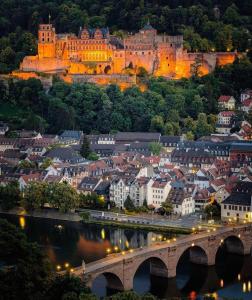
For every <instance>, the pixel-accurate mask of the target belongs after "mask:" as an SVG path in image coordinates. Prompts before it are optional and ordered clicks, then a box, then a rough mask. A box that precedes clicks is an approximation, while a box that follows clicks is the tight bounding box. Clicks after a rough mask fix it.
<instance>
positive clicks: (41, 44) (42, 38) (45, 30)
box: [38, 24, 56, 59]
mask: <svg viewBox="0 0 252 300" xmlns="http://www.w3.org/2000/svg"><path fill="white" fill-rule="evenodd" d="M55 44H56V34H55V28H54V27H53V26H52V24H40V25H39V31H38V56H39V59H41V58H53V57H55Z"/></svg>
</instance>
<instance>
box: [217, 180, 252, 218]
mask: <svg viewBox="0 0 252 300" xmlns="http://www.w3.org/2000/svg"><path fill="white" fill-rule="evenodd" d="M221 218H222V219H223V220H228V219H232V220H234V219H235V220H246V221H249V222H251V221H252V182H244V181H240V182H238V183H237V185H236V187H235V188H234V189H233V191H232V193H231V194H230V196H229V197H227V198H226V199H225V200H224V201H223V202H222V203H221Z"/></svg>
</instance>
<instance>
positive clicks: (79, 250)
mask: <svg viewBox="0 0 252 300" xmlns="http://www.w3.org/2000/svg"><path fill="white" fill-rule="evenodd" d="M1 217H5V218H6V219H8V220H9V221H10V222H12V223H14V224H16V225H17V226H19V227H21V228H22V229H23V230H24V232H25V233H26V234H27V236H28V238H29V240H30V241H34V242H37V243H38V244H39V246H40V247H42V248H43V249H44V251H45V252H46V254H47V255H48V257H49V259H50V261H51V262H52V263H53V264H54V266H55V267H56V266H57V265H60V266H61V267H63V266H64V264H65V262H69V264H70V266H73V267H75V266H79V265H81V263H82V260H83V259H84V260H85V262H86V263H88V262H91V261H94V260H97V259H100V258H103V257H105V256H106V255H107V254H108V253H107V250H108V249H110V252H118V251H123V250H129V249H131V248H138V247H140V246H146V245H149V244H151V243H152V242H153V240H157V239H158V234H156V233H152V232H146V231H141V230H128V229H119V228H118V229H116V228H111V227H101V226H97V225H82V224H80V223H75V222H65V221H57V220H50V219H47V220H46V221H45V220H44V219H37V218H27V217H24V216H19V217H16V216H11V215H1ZM165 238H171V236H169V234H167V235H166V236H165Z"/></svg>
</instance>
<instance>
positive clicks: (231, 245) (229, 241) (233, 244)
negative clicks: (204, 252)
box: [215, 234, 245, 260]
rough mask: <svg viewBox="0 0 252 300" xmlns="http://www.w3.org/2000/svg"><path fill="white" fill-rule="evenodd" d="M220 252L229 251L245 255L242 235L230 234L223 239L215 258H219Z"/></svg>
mask: <svg viewBox="0 0 252 300" xmlns="http://www.w3.org/2000/svg"><path fill="white" fill-rule="evenodd" d="M220 252H228V253H231V254H238V255H244V254H245V244H244V241H243V240H242V238H241V236H240V235H238V236H237V235H234V234H232V235H228V236H226V237H225V238H224V239H222V240H221V242H220V245H219V247H218V248H217V249H216V256H215V260H217V258H218V255H219V254H220Z"/></svg>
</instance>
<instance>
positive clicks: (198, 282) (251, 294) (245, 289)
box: [2, 215, 252, 300]
mask: <svg viewBox="0 0 252 300" xmlns="http://www.w3.org/2000/svg"><path fill="white" fill-rule="evenodd" d="M2 216H3V215H2ZM6 218H7V219H8V220H9V221H11V222H12V223H14V224H16V225H17V226H19V227H21V228H22V229H23V230H24V232H25V233H26V234H27V236H28V238H29V240H30V241H35V242H37V243H38V244H39V245H40V246H41V247H42V248H43V249H44V251H45V252H46V254H47V255H48V257H49V259H50V261H51V262H52V263H53V265H54V266H55V267H56V266H57V265H59V266H61V268H62V269H64V265H65V264H66V263H67V264H69V267H72V266H79V265H81V262H82V260H83V259H84V260H85V262H86V263H88V262H91V261H94V260H97V259H100V258H102V257H104V256H105V255H106V253H107V250H108V249H111V250H112V249H113V248H114V247H118V248H120V249H121V250H124V249H130V248H136V247H139V246H145V245H148V244H150V243H152V242H153V240H155V239H159V236H158V235H156V234H154V233H151V232H149V233H148V232H144V231H133V230H125V229H115V228H108V227H104V228H103V227H100V226H97V225H81V224H78V223H73V222H61V221H55V220H43V219H34V218H25V217H23V216H20V217H15V216H7V217H6ZM164 238H171V236H169V235H167V236H165V237H164ZM251 284H252V258H251V257H248V256H247V257H242V256H236V255H227V254H226V255H225V254H223V253H220V258H219V261H218V262H217V264H216V266H214V267H210V268H207V267H204V266H195V265H191V264H190V263H188V260H186V258H185V260H184V261H182V263H180V265H179V266H178V270H177V278H176V279H165V278H158V277H155V276H150V275H149V264H148V263H146V264H143V265H141V267H140V268H139V269H138V271H137V273H136V275H135V278H134V290H135V291H137V292H138V293H145V292H148V291H150V292H151V293H153V294H155V295H157V296H159V297H160V298H163V299H171V298H172V297H174V298H175V297H179V299H180V297H186V299H191V300H193V299H203V297H202V295H211V296H212V297H213V298H214V299H219V298H222V297H230V298H238V299H244V300H251V299H252V291H251ZM92 290H93V291H94V292H95V293H96V294H97V295H98V296H104V295H106V294H111V293H113V292H114V291H112V290H110V289H108V288H106V280H105V278H103V277H102V276H100V277H98V278H97V280H95V282H94V284H93V288H92Z"/></svg>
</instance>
